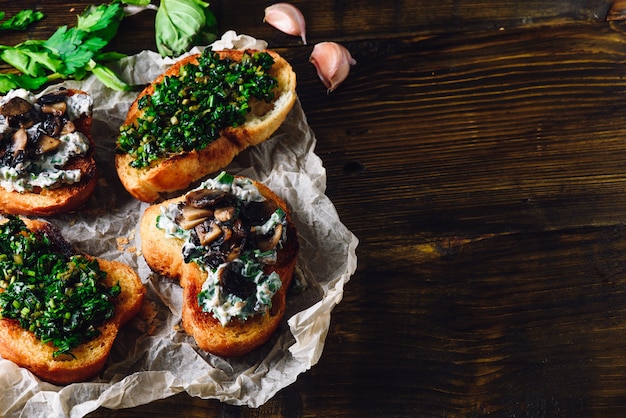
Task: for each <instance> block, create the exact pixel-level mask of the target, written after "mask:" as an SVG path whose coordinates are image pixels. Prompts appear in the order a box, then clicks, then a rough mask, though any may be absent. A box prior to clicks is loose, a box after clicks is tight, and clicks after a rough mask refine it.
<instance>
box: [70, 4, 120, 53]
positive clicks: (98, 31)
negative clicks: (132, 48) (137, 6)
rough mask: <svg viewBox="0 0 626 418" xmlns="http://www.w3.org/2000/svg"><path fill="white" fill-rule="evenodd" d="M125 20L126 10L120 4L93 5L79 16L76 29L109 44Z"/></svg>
mask: <svg viewBox="0 0 626 418" xmlns="http://www.w3.org/2000/svg"><path fill="white" fill-rule="evenodd" d="M123 18H124V9H123V7H122V5H121V4H120V3H117V2H113V3H111V4H109V5H106V4H101V5H99V6H94V5H91V6H89V7H87V8H86V9H85V11H84V12H83V13H81V14H80V15H79V16H78V23H77V25H76V28H77V29H80V30H82V31H85V32H88V33H90V34H91V36H92V37H97V38H100V39H103V40H105V41H106V42H107V43H108V42H109V41H110V40H111V39H113V37H114V36H115V34H116V33H117V30H118V28H119V25H120V22H121V21H122V19H123Z"/></svg>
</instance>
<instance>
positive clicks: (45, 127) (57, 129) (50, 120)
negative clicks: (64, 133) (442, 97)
mask: <svg viewBox="0 0 626 418" xmlns="http://www.w3.org/2000/svg"><path fill="white" fill-rule="evenodd" d="M62 127H63V119H62V118H61V116H56V115H52V114H50V115H47V116H46V118H45V119H44V121H43V122H42V123H41V127H40V130H41V131H42V132H44V133H46V134H48V135H50V136H55V137H57V136H59V134H60V133H61V128H62Z"/></svg>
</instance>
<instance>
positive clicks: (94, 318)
mask: <svg viewBox="0 0 626 418" xmlns="http://www.w3.org/2000/svg"><path fill="white" fill-rule="evenodd" d="M105 277H106V272H104V271H102V270H100V268H99V265H98V262H97V260H95V259H93V260H90V259H88V258H86V257H83V256H80V255H68V254H66V253H65V252H63V251H62V250H61V249H58V248H55V247H54V246H53V244H52V242H51V240H50V238H49V237H48V236H47V235H45V234H42V233H34V232H32V231H29V230H28V229H27V228H26V225H25V224H24V222H23V221H22V220H21V219H19V218H17V217H9V218H8V221H7V222H5V223H4V224H2V225H0V318H6V319H15V320H17V321H18V322H19V324H20V326H21V327H22V328H24V329H26V330H29V331H31V332H33V333H34V334H35V336H36V337H37V338H38V339H40V340H41V341H42V342H43V343H52V345H53V346H54V347H55V348H56V349H57V350H56V351H55V352H54V357H57V356H58V355H60V354H69V355H72V353H71V350H72V349H73V348H76V347H77V346H79V345H80V344H81V343H83V342H85V341H89V340H91V339H93V338H95V337H97V336H98V335H100V331H99V330H98V328H99V327H100V325H102V324H103V323H104V322H105V321H106V320H108V319H110V318H112V317H113V314H114V310H115V305H114V304H113V302H112V298H114V297H115V296H117V295H118V294H119V293H120V291H121V289H120V286H119V285H116V286H112V287H110V288H107V287H106V286H104V285H103V284H102V283H101V281H102V280H103V279H104V278H105Z"/></svg>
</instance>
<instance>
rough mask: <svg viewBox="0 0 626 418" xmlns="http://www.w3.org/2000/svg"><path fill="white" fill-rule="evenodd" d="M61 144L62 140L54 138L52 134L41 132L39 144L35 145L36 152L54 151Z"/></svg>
mask: <svg viewBox="0 0 626 418" xmlns="http://www.w3.org/2000/svg"><path fill="white" fill-rule="evenodd" d="M59 145H61V140H60V139H58V138H54V137H52V136H50V135H46V134H41V135H39V139H38V140H37V146H36V147H35V154H45V153H46V152H50V151H54V150H55V149H57V148H58V147H59Z"/></svg>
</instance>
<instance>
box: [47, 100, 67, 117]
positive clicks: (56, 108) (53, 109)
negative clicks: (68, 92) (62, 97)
mask: <svg viewBox="0 0 626 418" xmlns="http://www.w3.org/2000/svg"><path fill="white" fill-rule="evenodd" d="M66 110H67V103H65V102H56V103H50V104H43V105H41V111H42V112H43V113H47V114H53V115H56V116H61V115H63V114H64V113H65V111H66Z"/></svg>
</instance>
